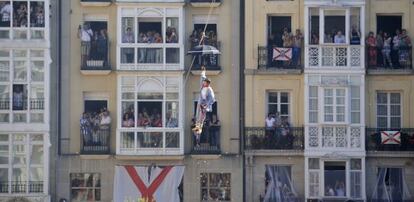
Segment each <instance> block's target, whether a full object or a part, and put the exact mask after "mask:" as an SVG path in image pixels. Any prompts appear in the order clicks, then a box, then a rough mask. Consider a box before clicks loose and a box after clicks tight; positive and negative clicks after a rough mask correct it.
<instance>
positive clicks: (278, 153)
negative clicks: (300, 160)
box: [244, 149, 304, 156]
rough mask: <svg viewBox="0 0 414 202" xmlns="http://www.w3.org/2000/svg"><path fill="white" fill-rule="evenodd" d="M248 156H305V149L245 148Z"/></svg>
mask: <svg viewBox="0 0 414 202" xmlns="http://www.w3.org/2000/svg"><path fill="white" fill-rule="evenodd" d="M244 153H245V154H246V155H247V156H303V155H304V152H303V150H288V149H285V150H245V152H244Z"/></svg>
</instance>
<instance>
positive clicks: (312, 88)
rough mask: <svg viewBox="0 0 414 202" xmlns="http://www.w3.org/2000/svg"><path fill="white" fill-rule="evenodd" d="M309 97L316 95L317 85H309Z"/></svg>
mask: <svg viewBox="0 0 414 202" xmlns="http://www.w3.org/2000/svg"><path fill="white" fill-rule="evenodd" d="M309 97H316V98H317V97H318V87H316V86H309Z"/></svg>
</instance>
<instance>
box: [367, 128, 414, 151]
mask: <svg viewBox="0 0 414 202" xmlns="http://www.w3.org/2000/svg"><path fill="white" fill-rule="evenodd" d="M366 134H367V135H366V149H367V151H414V128H399V129H392V128H366ZM387 134H388V137H387Z"/></svg>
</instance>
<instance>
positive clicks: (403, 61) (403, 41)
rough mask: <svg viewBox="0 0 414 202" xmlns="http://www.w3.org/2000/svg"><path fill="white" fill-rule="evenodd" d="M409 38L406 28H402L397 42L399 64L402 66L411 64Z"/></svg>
mask: <svg viewBox="0 0 414 202" xmlns="http://www.w3.org/2000/svg"><path fill="white" fill-rule="evenodd" d="M411 46H412V44H411V39H410V37H409V36H408V35H407V30H406V29H403V30H402V33H401V38H400V44H399V49H400V51H399V61H400V65H402V66H403V67H409V66H410V65H411V61H410V56H411Z"/></svg>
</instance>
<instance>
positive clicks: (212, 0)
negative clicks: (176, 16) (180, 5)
mask: <svg viewBox="0 0 414 202" xmlns="http://www.w3.org/2000/svg"><path fill="white" fill-rule="evenodd" d="M189 1H190V2H191V3H221V0H189Z"/></svg>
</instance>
